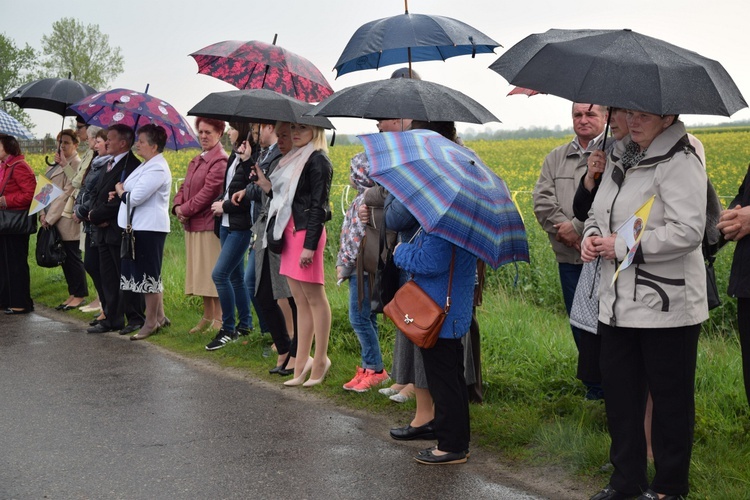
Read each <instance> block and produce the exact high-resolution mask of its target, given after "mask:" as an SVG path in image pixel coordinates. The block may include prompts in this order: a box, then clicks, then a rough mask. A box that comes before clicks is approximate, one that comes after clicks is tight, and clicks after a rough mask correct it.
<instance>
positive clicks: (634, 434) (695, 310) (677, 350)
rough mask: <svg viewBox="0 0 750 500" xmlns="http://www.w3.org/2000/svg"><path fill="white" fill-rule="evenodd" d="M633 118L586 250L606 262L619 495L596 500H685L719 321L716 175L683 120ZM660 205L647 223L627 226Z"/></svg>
mask: <svg viewBox="0 0 750 500" xmlns="http://www.w3.org/2000/svg"><path fill="white" fill-rule="evenodd" d="M626 116H627V118H626V119H627V123H628V128H629V129H630V135H629V136H626V137H625V138H624V139H623V140H622V141H619V142H618V143H617V145H616V146H615V149H614V151H613V152H612V153H611V154H610V156H609V158H608V160H607V167H606V170H605V174H604V176H603V178H602V183H601V185H600V186H599V191H598V193H597V195H596V198H595V199H594V202H593V205H592V207H591V212H590V216H589V219H588V220H587V221H586V229H585V231H584V235H583V242H582V245H581V257H582V258H583V260H584V261H586V262H590V261H592V260H594V259H595V258H596V257H597V256H600V257H601V258H602V266H601V286H600V287H599V324H598V332H599V333H600V334H601V336H602V348H601V358H600V364H601V370H602V386H603V388H604V395H605V398H604V401H605V406H606V411H607V422H608V427H609V433H610V436H611V437H612V445H611V448H610V460H611V462H612V465H613V466H614V471H613V473H612V477H611V479H610V484H609V485H607V486H606V487H605V488H604V489H602V490H601V491H600V492H599V493H597V494H596V495H594V496H593V497H592V500H617V499H625V498H631V497H634V496H637V495H641V496H639V497H638V498H639V499H648V498H668V499H671V498H682V496H684V495H686V494H687V493H688V474H689V469H690V456H691V452H692V444H693V428H694V425H695V397H694V396H695V365H696V359H697V351H698V334H699V332H700V327H701V323H702V322H703V321H705V320H706V319H707V318H708V304H707V300H706V276H705V268H704V263H703V256H702V253H701V242H702V240H703V234H704V231H705V226H706V192H707V178H706V171H705V169H704V168H703V165H702V163H701V161H700V159H699V158H698V155H697V154H696V152H695V149H694V148H693V147H692V146H691V145H690V142H689V140H688V137H687V134H686V132H685V127H684V125H683V124H682V123H681V122H680V121H679V120H677V117H676V116H674V115H655V114H651V113H645V112H640V111H632V110H629V111H628V112H627V115H626ZM652 197H653V198H654V201H653V205H652V207H651V211H650V214H649V215H648V218H647V219H646V218H645V217H643V218H642V219H641V224H637V223H634V224H624V223H625V222H626V221H627V220H628V219H630V217H631V216H633V215H634V214H635V212H636V211H637V210H639V208H640V207H641V206H642V205H643V204H644V203H646V202H647V201H648V200H650V199H651V198H652ZM639 228H640V230H639ZM638 231H640V232H639V233H638ZM628 234H632V235H633V236H634V237H637V234H640V236H641V239H640V244H639V245H638V246H636V245H635V244H632V247H633V248H635V251H634V252H631V253H632V257H633V259H632V263H631V264H630V266H629V267H627V268H625V269H624V270H622V271H621V272H620V273H619V275H618V276H617V279H616V280H615V281H614V283H612V280H613V276H614V274H615V270H616V269H617V268H618V267H619V266H620V264H621V263H622V261H623V260H625V259H626V258H627V256H628V251H629V250H630V249H629V248H628V245H627V243H626V236H627V235H628ZM648 391H650V392H651V395H652V397H653V424H652V444H653V454H654V466H655V469H656V474H655V476H654V478H653V480H652V481H651V482H650V483H649V481H648V478H647V476H646V464H647V459H646V439H645V435H644V426H643V421H644V414H645V407H646V398H647V394H648ZM662 495H665V496H662Z"/></svg>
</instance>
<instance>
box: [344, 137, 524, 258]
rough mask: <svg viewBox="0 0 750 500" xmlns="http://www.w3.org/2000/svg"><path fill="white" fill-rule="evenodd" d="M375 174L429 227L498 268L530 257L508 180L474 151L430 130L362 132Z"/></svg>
mask: <svg viewBox="0 0 750 500" xmlns="http://www.w3.org/2000/svg"><path fill="white" fill-rule="evenodd" d="M359 138H360V140H361V141H362V142H363V143H364V145H365V153H366V154H367V158H368V159H369V161H370V177H371V178H372V179H373V180H374V181H375V182H377V183H379V184H381V185H382V186H384V187H385V188H386V189H388V191H390V192H391V193H392V194H393V195H394V196H395V197H396V199H398V200H399V201H400V202H401V203H403V204H404V205H405V206H406V207H407V208H408V209H409V211H410V212H411V213H412V214H413V215H414V217H416V219H417V221H419V223H420V224H421V225H422V227H423V228H424V229H425V231H427V232H429V233H433V234H435V235H437V236H440V237H441V238H443V239H446V240H448V241H450V242H451V243H453V244H455V245H458V246H460V247H461V248H464V249H466V250H468V251H469V252H471V253H473V254H474V255H476V256H477V257H479V258H480V259H482V260H484V261H485V262H487V264H489V265H490V266H492V267H493V268H495V269H497V268H498V267H500V266H502V265H503V264H507V263H509V262H517V261H524V262H528V261H529V246H528V243H527V241H526V229H525V228H524V225H523V220H521V216H520V214H519V213H518V210H517V209H516V206H515V204H514V203H513V200H512V199H511V196H510V192H509V191H508V187H507V186H506V185H505V182H504V181H503V180H502V179H501V178H500V177H498V176H497V175H496V174H495V173H494V172H492V171H491V170H490V169H489V168H488V167H487V166H486V165H484V164H483V163H482V161H481V160H480V159H479V158H478V157H477V156H476V155H475V154H474V153H473V152H471V151H470V150H468V149H466V148H464V147H462V146H459V145H458V144H456V143H454V142H453V141H450V140H448V139H446V138H445V137H443V136H441V135H440V134H437V133H435V132H432V131H430V130H411V131H408V132H386V133H382V134H369V135H361V136H359Z"/></svg>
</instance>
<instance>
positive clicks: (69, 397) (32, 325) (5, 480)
mask: <svg viewBox="0 0 750 500" xmlns="http://www.w3.org/2000/svg"><path fill="white" fill-rule="evenodd" d="M0 355H1V356H2V357H1V359H2V361H0V397H1V398H2V400H1V401H2V403H1V404H0V424H1V425H2V433H0V457H2V458H1V462H0V498H1V499H11V498H18V499H27V498H35V499H36V498H52V499H72V498H76V499H87V498H92V499H101V498H128V499H131V498H132V499H136V498H144V499H162V498H164V499H174V498H200V499H203V498H206V499H208V498H210V499H214V498H259V499H266V498H268V499H275V498H295V499H327V500H332V499H359V498H362V499H364V498H373V499H378V498H380V499H402V498H403V499H420V498H446V499H452V498H462V499H477V498H493V499H530V498H541V497H539V496H534V495H532V494H529V493H524V492H523V490H522V487H519V486H518V485H517V486H516V488H507V487H505V486H503V485H502V484H500V482H506V483H510V484H512V483H513V479H511V478H509V477H503V476H504V474H503V473H502V471H501V470H500V469H499V468H498V467H497V466H496V465H495V463H494V462H495V461H494V460H493V459H492V457H490V456H489V454H484V456H483V454H482V451H481V450H479V449H475V450H472V451H473V453H472V458H471V459H470V461H469V463H468V464H466V465H459V466H440V467H438V466H424V465H419V464H417V463H416V462H414V461H413V460H412V459H411V457H412V455H414V454H415V453H416V452H417V451H418V450H419V449H422V448H424V447H426V446H428V445H430V443H429V442H425V441H422V442H409V443H398V442H395V441H393V440H391V439H390V438H389V437H388V434H387V430H388V425H389V423H388V422H387V420H384V419H383V417H380V416H372V415H368V414H366V413H364V412H359V413H357V412H352V411H349V410H344V409H341V408H338V407H336V406H334V405H333V404H331V403H330V402H326V401H325V400H322V399H319V398H316V397H315V396H314V395H310V392H309V391H307V392H303V391H304V389H301V388H283V387H281V386H276V385H271V384H269V383H266V382H263V381H259V380H257V379H253V378H252V377H250V376H247V375H243V374H239V373H238V372H237V371H236V370H226V369H221V368H216V367H214V366H213V365H212V364H211V363H209V362H205V361H195V360H191V359H186V358H183V357H180V356H177V355H174V354H172V353H169V352H167V351H165V350H163V349H161V348H159V347H157V346H154V345H152V344H149V343H147V342H138V343H135V342H130V341H128V340H127V337H121V336H119V335H117V334H116V333H109V334H105V335H88V334H86V333H85V330H84V329H83V324H82V323H81V322H75V321H71V320H67V319H65V318H64V317H62V315H60V314H58V313H55V312H52V311H38V312H37V313H33V314H30V315H26V316H5V315H2V317H0ZM553 496H554V497H557V496H556V495H553ZM567 496H568V495H562V496H560V497H558V498H564V497H567Z"/></svg>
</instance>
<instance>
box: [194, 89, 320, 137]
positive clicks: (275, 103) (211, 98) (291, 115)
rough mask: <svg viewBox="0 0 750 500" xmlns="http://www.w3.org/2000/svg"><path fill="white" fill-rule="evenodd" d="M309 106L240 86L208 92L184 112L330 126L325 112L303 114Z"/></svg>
mask: <svg viewBox="0 0 750 500" xmlns="http://www.w3.org/2000/svg"><path fill="white" fill-rule="evenodd" d="M313 107H314V106H313V105H312V104H310V103H307V102H305V101H300V100H299V99H295V98H294V97H290V96H288V95H284V94H281V93H279V92H274V91H273V90H268V89H244V90H229V91H227V92H213V93H211V94H208V95H207V96H206V97H204V98H203V99H202V100H201V101H200V102H199V103H198V104H196V105H195V106H193V107H192V108H191V109H190V111H188V112H187V114H188V115H189V116H203V117H205V118H213V119H216V120H225V121H230V122H231V121H236V122H253V123H276V122H277V121H282V122H290V123H303V124H305V125H314V126H317V127H323V128H327V129H333V128H334V126H333V124H332V123H331V121H330V120H328V118H326V117H325V116H303V115H304V114H305V113H306V112H308V111H310V110H311V109H313Z"/></svg>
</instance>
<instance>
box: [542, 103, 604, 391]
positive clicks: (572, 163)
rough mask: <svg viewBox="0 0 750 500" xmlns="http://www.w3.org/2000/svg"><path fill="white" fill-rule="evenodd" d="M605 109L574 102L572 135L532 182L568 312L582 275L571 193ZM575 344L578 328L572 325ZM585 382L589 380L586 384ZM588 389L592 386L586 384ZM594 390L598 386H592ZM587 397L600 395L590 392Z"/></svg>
mask: <svg viewBox="0 0 750 500" xmlns="http://www.w3.org/2000/svg"><path fill="white" fill-rule="evenodd" d="M606 120H607V110H606V108H605V107H604V106H599V105H595V104H584V103H574V104H573V131H574V132H575V134H576V135H575V137H574V138H573V140H572V141H571V142H569V143H568V144H564V145H562V146H559V147H557V148H555V149H554V150H552V152H551V153H550V154H548V155H547V157H546V158H545V160H544V164H543V165H542V171H541V174H540V175H539V180H537V183H536V186H534V194H533V195H534V215H536V218H537V220H538V221H539V224H540V225H541V226H542V228H543V229H544V230H545V231H546V232H547V234H548V236H549V239H550V242H551V244H552V250H553V251H554V252H555V258H556V260H557V263H558V269H559V274H560V285H561V286H562V292H563V299H564V300H565V310H566V311H567V312H568V315H570V308H571V306H572V305H573V296H574V295H575V291H576V285H577V284H578V278H579V276H580V275H581V269H582V267H583V262H582V261H581V233H582V232H583V222H581V221H579V220H577V219H576V218H575V216H574V214H573V197H574V196H575V192H576V189H577V188H578V185H579V184H580V182H581V178H582V177H583V176H584V175H585V174H586V169H587V165H586V160H587V159H588V156H589V154H591V152H592V151H594V150H596V149H601V142H602V139H603V137H604V134H603V132H604V125H605V123H606ZM571 330H572V331H573V338H574V340H575V342H576V346H578V342H579V335H580V330H579V329H578V328H576V327H574V326H571ZM587 385H588V384H587ZM589 389H592V387H590V386H589ZM593 389H594V392H596V391H597V388H593ZM590 397H594V398H596V397H599V396H597V395H596V394H590Z"/></svg>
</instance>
